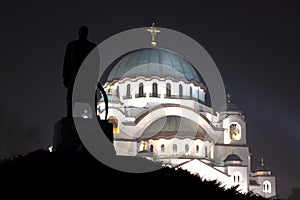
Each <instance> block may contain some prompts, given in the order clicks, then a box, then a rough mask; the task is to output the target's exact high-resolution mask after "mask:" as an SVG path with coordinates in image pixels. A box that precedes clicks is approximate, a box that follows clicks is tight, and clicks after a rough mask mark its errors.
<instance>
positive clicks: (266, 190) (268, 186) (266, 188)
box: [263, 181, 272, 193]
mask: <svg viewBox="0 0 300 200" xmlns="http://www.w3.org/2000/svg"><path fill="white" fill-rule="evenodd" d="M263 192H264V193H271V192H272V190H271V182H270V181H264V182H263Z"/></svg>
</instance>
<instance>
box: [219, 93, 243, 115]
mask: <svg viewBox="0 0 300 200" xmlns="http://www.w3.org/2000/svg"><path fill="white" fill-rule="evenodd" d="M226 97H227V102H226V104H223V105H222V106H221V107H220V109H219V110H220V111H221V112H224V111H229V112H240V113H241V112H242V111H241V109H240V107H239V106H237V105H236V104H234V103H232V100H231V95H230V94H227V96H226Z"/></svg>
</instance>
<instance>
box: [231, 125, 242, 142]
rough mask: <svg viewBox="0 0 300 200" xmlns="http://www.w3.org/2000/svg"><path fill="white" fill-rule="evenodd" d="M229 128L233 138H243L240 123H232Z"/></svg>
mask: <svg viewBox="0 0 300 200" xmlns="http://www.w3.org/2000/svg"><path fill="white" fill-rule="evenodd" d="M229 129H230V139H231V140H241V136H242V135H241V126H240V125H239V124H238V123H232V124H230V126H229Z"/></svg>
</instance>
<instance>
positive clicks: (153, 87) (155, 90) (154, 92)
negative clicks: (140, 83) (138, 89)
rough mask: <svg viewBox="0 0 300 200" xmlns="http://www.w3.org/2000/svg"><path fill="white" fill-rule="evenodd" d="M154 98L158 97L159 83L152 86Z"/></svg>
mask: <svg viewBox="0 0 300 200" xmlns="http://www.w3.org/2000/svg"><path fill="white" fill-rule="evenodd" d="M152 96H153V97H157V83H153V84H152Z"/></svg>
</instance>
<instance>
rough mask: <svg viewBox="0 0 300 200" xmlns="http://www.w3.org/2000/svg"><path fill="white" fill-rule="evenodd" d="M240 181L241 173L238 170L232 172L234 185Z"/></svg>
mask: <svg viewBox="0 0 300 200" xmlns="http://www.w3.org/2000/svg"><path fill="white" fill-rule="evenodd" d="M241 182H242V173H241V172H239V171H236V172H234V174H233V183H234V184H235V185H237V184H240V183H241Z"/></svg>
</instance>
